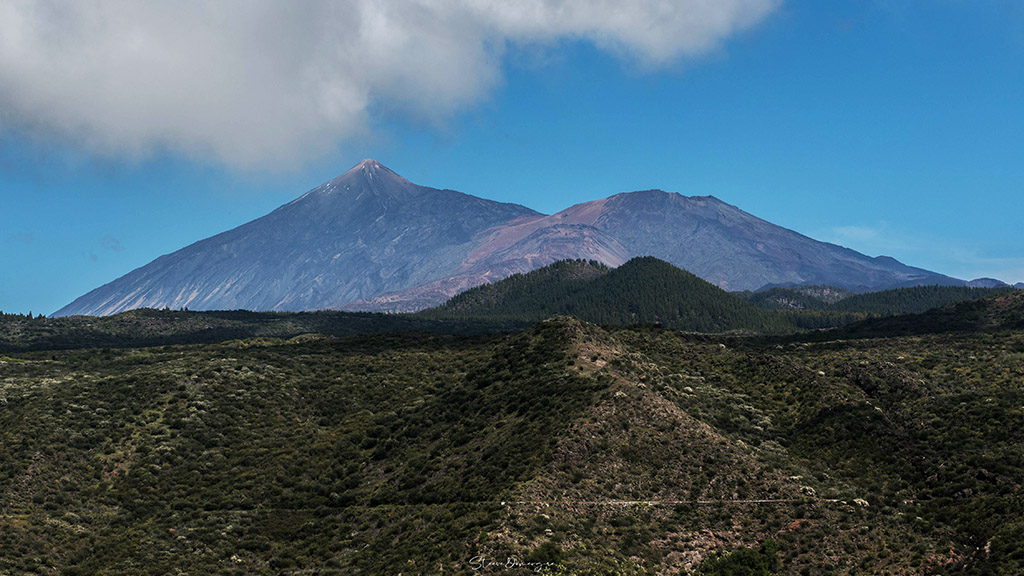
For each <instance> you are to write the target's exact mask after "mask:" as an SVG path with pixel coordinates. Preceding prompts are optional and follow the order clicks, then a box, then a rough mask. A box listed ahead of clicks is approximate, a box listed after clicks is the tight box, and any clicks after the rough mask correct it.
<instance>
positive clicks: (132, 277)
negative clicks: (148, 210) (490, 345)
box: [56, 160, 539, 316]
mask: <svg viewBox="0 0 1024 576" xmlns="http://www.w3.org/2000/svg"><path fill="white" fill-rule="evenodd" d="M535 216H539V214H538V213H537V212H534V211H533V210H530V209H529V208H525V207H523V206H518V205H515V204H503V203H500V202H493V201H490V200H484V199H482V198H476V197H474V196H470V195H467V194H462V193H459V192H455V191H452V190H437V189H434V188H428V187H425V186H418V185H416V184H413V183H412V182H409V181H408V180H406V179H405V178H402V177H401V176H399V175H398V174H395V173H394V172H392V171H391V170H389V169H388V168H386V167H385V166H383V165H382V164H380V163H379V162H377V161H375V160H364V161H363V162H360V163H359V164H357V165H356V166H354V167H353V168H352V169H350V170H348V171H347V172H345V173H344V174H342V175H341V176H338V177H337V178H335V179H333V180H331V181H329V182H326V183H325V184H323V185H321V186H318V187H317V188H314V189H313V190H310V191H309V192H307V193H306V194H304V195H302V196H301V197H299V198H297V199H296V200H293V201H292V202H289V203H288V204H285V205H284V206H281V207H280V208H278V209H276V210H274V211H273V212H271V213H270V214H267V215H266V216H263V217H262V218H258V219H256V220H253V221H252V222H249V223H248V224H244V225H242V226H239V227H238V228H235V229H233V230H229V231H227V232H224V233H222V234H218V235H216V236H213V237H211V238H207V239H205V240H201V241H199V242H196V243H195V244H192V245H191V246H188V247H186V248H183V249H181V250H178V251H177V252H174V253H172V254H168V255H166V256H161V257H160V258H157V259H156V260H154V261H153V262H151V263H149V264H147V265H145V266H143V267H141V268H138V269H136V270H134V271H132V272H130V273H128V274H126V275H125V276H123V277H121V278H119V279H117V280H115V281H113V282H111V283H109V284H107V285H105V286H101V287H100V288H97V289H96V290H93V291H92V292H89V293H88V294H86V295H84V296H82V297H81V298H78V299H77V300H75V301H74V302H72V303H71V304H69V305H68V306H66V307H64V308H62V309H61V310H59V311H58V312H57V313H56V314H57V315H60V316H67V315H73V314H91V315H105V314H114V313H116V312H120V311H123V310H130V309H133V308H143V307H150V308H162V307H165V306H166V307H170V308H174V309H178V308H191V309H195V310H212V309H236V308H244V309H249V310H312V309H319V308H325V307H329V306H337V305H341V304H345V303H347V302H351V301H354V300H359V299H363V298H368V297H373V296H377V295H379V294H382V293H385V292H390V291H396V290H403V289H407V288H411V287H413V286H417V285H420V284H423V283H426V282H429V281H432V280H435V279H437V278H438V277H439V276H445V275H452V274H454V273H456V271H457V269H458V267H459V265H460V264H461V262H462V261H463V260H464V259H465V258H466V256H467V255H468V253H469V252H470V251H471V250H472V248H474V247H475V244H473V243H472V239H473V237H474V236H475V235H476V234H478V233H479V232H481V231H482V230H485V229H487V228H490V227H493V226H496V225H499V224H503V223H506V222H509V221H512V220H515V219H517V218H522V217H535Z"/></svg>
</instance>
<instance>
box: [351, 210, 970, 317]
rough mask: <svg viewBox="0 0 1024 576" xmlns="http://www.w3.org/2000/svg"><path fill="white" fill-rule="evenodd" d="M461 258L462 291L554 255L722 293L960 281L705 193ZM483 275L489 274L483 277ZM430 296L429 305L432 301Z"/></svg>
mask: <svg viewBox="0 0 1024 576" xmlns="http://www.w3.org/2000/svg"><path fill="white" fill-rule="evenodd" d="M477 240H478V242H479V246H478V247H477V248H476V249H475V250H473V251H472V252H471V253H470V254H469V257H468V258H467V259H466V261H465V262H464V263H463V269H464V270H465V272H463V274H465V275H466V276H465V277H462V278H472V279H473V280H472V281H460V282H459V283H458V286H462V287H463V289H465V288H469V287H471V286H474V285H478V284H482V283H484V282H486V281H493V279H495V278H493V277H496V278H502V277H504V276H508V275H510V274H513V273H516V272H526V271H529V270H532V269H535V268H537V267H539V266H543V265H546V264H549V263H551V262H554V261H556V260H559V259H573V258H582V259H586V260H590V259H593V260H598V261H600V262H603V263H605V264H607V265H609V266H613V267H614V266H618V265H620V264H622V263H623V262H625V261H626V260H628V259H630V258H633V257H637V256H654V257H656V258H659V259H662V260H664V261H666V262H669V263H671V264H673V265H675V266H677V267H679V268H683V269H684V270H688V271H690V272H692V273H694V274H696V275H697V276H699V277H701V278H703V279H705V280H707V281H708V282H711V283H712V284H715V285H717V286H719V287H721V288H723V289H726V290H730V291H739V290H757V289H760V288H763V287H766V286H769V287H770V286H795V285H804V284H829V285H832V286H837V287H840V288H843V289H845V290H852V291H859V292H864V291H872V290H883V289H887V288H895V287H899V286H913V285H926V284H941V285H963V284H964V282H963V281H962V280H958V279H955V278H950V277H948V276H944V275H942V274H937V273H934V272H929V271H927V270H923V269H920V268H913V267H911V266H906V265H904V264H902V263H900V262H898V261H897V260H895V259H893V258H889V257H885V256H881V257H877V258H871V257H869V256H865V255H863V254H861V253H859V252H856V251H854V250H850V249H848V248H843V247H841V246H836V245H834V244H829V243H826V242H819V241H817V240H814V239H811V238H808V237H807V236H804V235H802V234H799V233H797V232H794V231H792V230H788V229H786V228H783V227H781V226H777V225H775V224H772V223H770V222H767V221H765V220H762V219H760V218H757V217H755V216H753V215H751V214H748V213H746V212H744V211H742V210H740V209H739V208H737V207H735V206H732V205H729V204H726V203H725V202H722V201H721V200H718V199H717V198H715V197H713V196H693V197H687V196H683V195H681V194H675V193H668V192H662V191H660V190H647V191H642V192H629V193H624V194H617V195H615V196H611V197H609V198H604V199H601V200H594V201H591V202H585V203H582V204H577V205H575V206H572V207H570V208H567V209H565V210H563V211H561V212H558V213H557V214H553V215H551V216H544V217H537V218H532V219H523V220H520V221H516V222H511V223H509V224H507V225H503V226H497V227H495V228H492V229H489V230H486V231H484V232H482V233H481V234H480V235H479V237H478V239H477ZM485 273H491V276H492V278H491V279H484V276H485ZM453 287H454V286H447V288H448V290H445V289H444V288H446V286H445V285H444V284H443V283H439V282H435V283H431V284H428V285H424V286H417V287H414V288H411V289H407V290H402V291H398V292H396V293H391V294H386V295H383V296H381V297H378V298H374V299H370V300H367V301H363V302H358V303H354V304H352V305H349V306H346V307H344V309H347V310H358V309H371V310H395V311H411V310H415V309H421V308H424V307H426V306H429V305H433V304H436V303H439V302H442V301H444V300H445V298H446V297H450V296H451V295H453V294H455V293H457V291H453V290H452V289H451V288H453ZM431 300H433V302H431Z"/></svg>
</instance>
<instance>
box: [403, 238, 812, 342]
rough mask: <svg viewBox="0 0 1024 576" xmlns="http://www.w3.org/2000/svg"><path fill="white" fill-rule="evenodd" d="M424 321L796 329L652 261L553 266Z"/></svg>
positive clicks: (475, 292) (478, 291)
mask: <svg viewBox="0 0 1024 576" xmlns="http://www.w3.org/2000/svg"><path fill="white" fill-rule="evenodd" d="M421 315H422V316H424V317H427V318H494V319H503V320H522V321H537V320H542V319H544V318H549V317H551V316H557V315H573V316H576V317H578V318H581V319H583V320H586V321H588V322H595V323H598V324H618V325H629V324H641V323H660V324H662V325H663V326H666V327H669V328H676V329H679V330H687V331H696V332H734V331H736V332H758V333H764V332H786V331H791V330H793V328H792V326H791V325H790V324H789V323H788V322H787V321H786V320H785V319H784V318H783V317H781V316H780V315H777V314H775V313H772V312H771V311H768V310H763V309H761V308H758V307H757V306H754V305H753V304H750V303H749V302H746V301H744V300H743V299H742V298H739V297H738V296H735V295H733V294H730V293H728V292H726V291H724V290H722V289H721V288H718V287H716V286H714V285H712V284H710V283H708V282H706V281H705V280H702V279H700V278H698V277H697V276H695V275H693V274H691V273H689V272H687V271H685V270H681V269H679V268H676V267H675V266H673V265H671V264H669V263H667V262H664V261H662V260H659V259H657V258H653V257H641V258H634V259H632V260H630V261H628V262H626V263H625V264H623V265H622V266H620V267H618V268H616V269H614V270H607V269H606V268H604V267H603V266H601V265H599V264H596V263H593V262H585V261H579V260H576V261H562V262H556V263H554V264H552V265H549V266H546V267H544V268H541V269H538V270H535V271H533V272H530V273H527V274H521V275H516V276H513V277H511V278H509V279H506V280H502V281H500V282H496V283H494V284H490V285H486V286H478V287H476V288H473V289H471V290H467V291H466V292H463V293H462V294H460V295H458V296H456V297H454V298H452V299H451V300H449V301H448V302H446V303H445V304H444V305H442V306H440V307H438V308H435V309H432V310H427V311H425V312H423V313H421Z"/></svg>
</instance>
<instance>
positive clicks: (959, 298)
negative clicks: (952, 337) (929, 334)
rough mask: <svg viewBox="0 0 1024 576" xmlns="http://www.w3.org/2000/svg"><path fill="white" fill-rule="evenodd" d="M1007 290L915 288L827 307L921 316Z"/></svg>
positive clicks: (858, 297)
mask: <svg viewBox="0 0 1024 576" xmlns="http://www.w3.org/2000/svg"><path fill="white" fill-rule="evenodd" d="M1013 290H1014V289H1013V288H1012V287H1010V286H1004V287H1001V288H972V287H970V286H914V287H912V288H896V289H894V290H884V291H882V292H871V293H868V294H857V295H854V296H850V297H849V298H845V299H843V300H840V301H839V302H836V303H835V304H832V305H831V306H829V307H828V309H830V310H836V311H841V312H864V313H867V314H875V315H879V316H897V315H900V314H920V313H921V312H924V311H926V310H931V309H932V308H939V307H942V306H948V305H950V304H953V303H955V302H963V301H965V300H978V299H981V298H987V297H989V296H994V295H996V294H1003V293H1006V292H1012V291H1013Z"/></svg>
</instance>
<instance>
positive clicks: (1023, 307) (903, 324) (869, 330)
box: [837, 290, 1024, 337]
mask: <svg viewBox="0 0 1024 576" xmlns="http://www.w3.org/2000/svg"><path fill="white" fill-rule="evenodd" d="M998 330H1024V291H1022V290H1013V291H1009V292H1004V293H1002V294H997V295H995V296H989V297H987V298H979V299H975V300H967V301H964V302H957V303H954V304H950V305H948V306H943V307H941V308H934V309H931V310H928V311H926V312H924V313H922V314H906V315H902V316H891V317H886V318H874V319H870V320H865V321H863V322H857V323H855V324H851V325H849V326H845V327H843V328H841V329H840V330H839V332H837V334H838V335H842V336H843V337H875V336H900V335H911V334H939V333H943V332H977V331H989V332H991V331H998Z"/></svg>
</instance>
